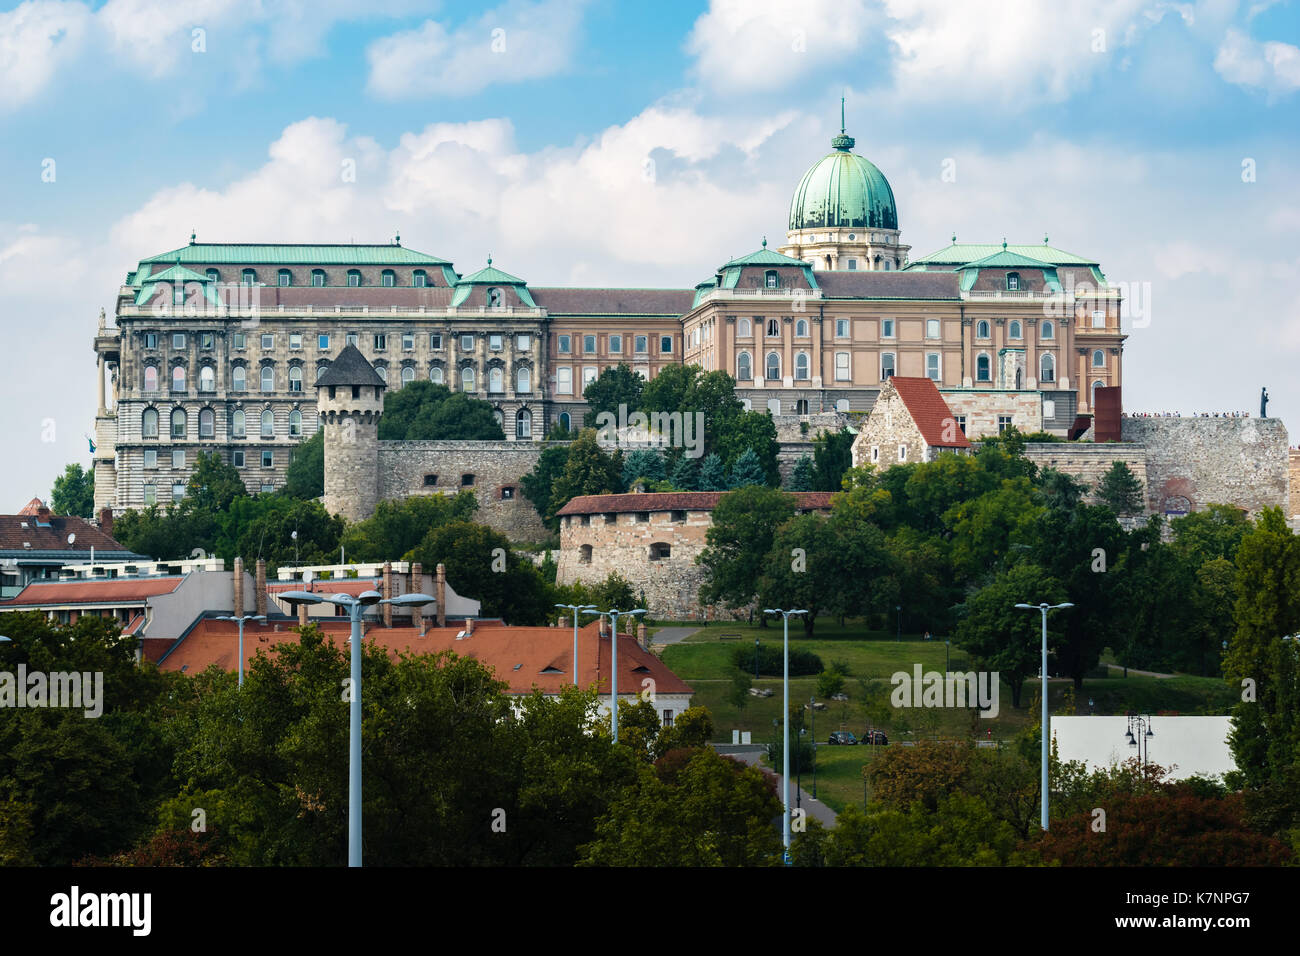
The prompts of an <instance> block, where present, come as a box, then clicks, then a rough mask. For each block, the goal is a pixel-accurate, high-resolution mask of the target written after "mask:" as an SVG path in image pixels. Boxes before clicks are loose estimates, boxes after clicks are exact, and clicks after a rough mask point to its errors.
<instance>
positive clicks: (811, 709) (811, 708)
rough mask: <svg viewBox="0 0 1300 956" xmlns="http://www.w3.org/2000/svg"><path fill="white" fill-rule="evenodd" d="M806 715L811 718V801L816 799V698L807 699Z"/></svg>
mask: <svg viewBox="0 0 1300 956" xmlns="http://www.w3.org/2000/svg"><path fill="white" fill-rule="evenodd" d="M808 713H809V714H810V715H811V716H812V740H810V741H809V743H810V744H812V758H813V766H812V771H813V799H814V800H816V799H817V698H816V697H809V698H808Z"/></svg>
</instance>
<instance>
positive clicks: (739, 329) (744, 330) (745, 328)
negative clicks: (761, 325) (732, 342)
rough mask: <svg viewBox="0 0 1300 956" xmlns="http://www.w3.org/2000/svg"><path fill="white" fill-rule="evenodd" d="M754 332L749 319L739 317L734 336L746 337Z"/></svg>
mask: <svg viewBox="0 0 1300 956" xmlns="http://www.w3.org/2000/svg"><path fill="white" fill-rule="evenodd" d="M753 334H754V327H753V326H752V325H750V322H749V319H745V318H741V319H738V320H737V321H736V337H737V338H742V339H747V338H749V337H750V336H751V335H753Z"/></svg>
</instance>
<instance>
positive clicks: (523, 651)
mask: <svg viewBox="0 0 1300 956" xmlns="http://www.w3.org/2000/svg"><path fill="white" fill-rule="evenodd" d="M313 623H315V624H317V626H318V627H320V629H321V630H322V631H323V632H324V633H325V634H326V636H327V638H328V639H329V640H330V641H331V642H332V643H334V644H336V645H337V646H339V647H340V648H343V647H344V644H345V642H346V641H347V638H348V634H349V624H348V622H347V621H346V620H342V619H339V620H326V621H315V622H313ZM598 627H599V622H598V621H592V622H590V623H589V624H587V625H585V626H583V627H582V628H580V629H579V631H578V685H579V686H580V687H588V686H591V685H593V684H594V685H595V686H596V688H597V690H599V691H602V692H604V693H609V689H610V688H609V663H610V643H609V640H608V638H606V639H604V640H600V641H597V633H598V631H597V629H598ZM278 628H279V629H278V630H277V625H275V624H272V623H267V624H265V625H260V624H256V623H250V624H246V625H245V626H244V655H245V657H246V659H247V660H248V661H249V662H250V663H251V662H252V660H253V658H254V657H255V656H256V655H257V653H258V651H259V650H261V651H266V652H268V653H269V651H270V649H271V648H272V647H274V646H275V645H277V644H284V643H291V642H296V641H297V640H298V632H297V628H296V626H293V627H290V626H289V625H287V624H280V625H278ZM462 631H463V628H460V627H443V628H430V629H429V630H428V631H426V632H425V634H424V635H423V636H422V635H421V634H420V630H419V628H416V627H389V628H386V627H377V626H374V625H367V626H366V629H365V631H364V637H363V640H364V641H365V642H367V643H369V642H372V641H373V642H375V643H377V644H378V645H379V646H380V647H382V648H384V649H385V650H386V651H388V653H389V654H390V655H392V656H394V657H395V656H397V654H398V653H400V652H409V653H413V654H436V653H439V652H441V651H448V650H449V651H454V652H455V653H456V654H459V655H461V656H462V657H473V658H475V659H477V660H479V661H480V662H482V663H483V664H484V665H486V666H487V667H489V668H491V669H492V670H493V671H495V673H496V676H497V678H498V679H500V680H503V681H506V682H507V683H508V684H509V688H510V693H512V694H527V693H529V692H531V691H532V689H533V687H534V686H536V687H538V688H540V689H541V690H542V691H544V692H545V693H548V694H554V693H559V691H560V690H561V689H562V688H563V687H565V686H566V685H568V684H570V683H571V682H572V680H573V676H572V674H571V671H572V669H573V628H572V627H506V626H485V625H483V624H481V623H479V624H477V625H476V626H475V628H474V631H473V633H472V634H470V635H469V636H468V637H466V638H463V639H461V640H457V638H456V635H457V634H458V633H462ZM238 634H239V631H238V628H237V627H236V625H235V624H234V622H232V621H217V620H213V619H212V618H205V619H203V620H202V621H200V622H199V623H198V624H197V625H195V627H194V629H193V630H191V631H190V633H189V634H187V635H186V636H185V637H184V638H182V639H181V640H180V641H179V642H178V643H177V644H176V646H175V647H174V648H173V649H172V650H171V652H170V653H168V654H167V655H166V656H165V658H164V659H163V660H162V662H161V663H160V664H159V667H160V669H162V670H165V671H182V670H183V671H184V672H185V673H187V674H197V673H199V672H201V671H203V670H205V669H207V668H208V667H210V666H212V665H213V664H216V665H217V666H219V667H221V668H223V669H224V670H227V671H233V670H235V669H236V665H237V663H238V656H239V653H238V647H239V638H238ZM245 666H247V665H245ZM546 670H554V671H558V673H549V674H547V673H542V672H543V671H546ZM618 671H619V673H618V685H619V694H620V696H621V695H622V694H624V693H628V694H633V693H640V691H641V690H642V684H641V681H642V680H644V679H645V678H650V679H652V680H653V681H654V682H655V685H654V686H655V693H657V694H690V693H692V690H691V688H690V686H689V685H687V684H686V683H685V682H684V681H683V680H682V679H681V678H679V677H678V676H677V675H676V674H674V673H673V672H672V671H670V670H669V669H668V668H667V667H666V666H665V665H664V663H663V662H662V661H661V660H659V658H657V657H655V656H654V655H653V654H651V653H650V652H648V651H646V650H643V649H642V648H641V646H640V645H639V644H637V642H636V640H635V639H634V638H631V637H627V636H625V635H623V636H620V637H619V643H618Z"/></svg>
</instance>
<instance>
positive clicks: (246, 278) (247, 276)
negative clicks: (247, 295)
mask: <svg viewBox="0 0 1300 956" xmlns="http://www.w3.org/2000/svg"><path fill="white" fill-rule="evenodd" d="M239 281H240V282H242V283H243V284H244V285H256V284H257V270H255V269H245V270H244V271H243V272H241V273H240V274H239Z"/></svg>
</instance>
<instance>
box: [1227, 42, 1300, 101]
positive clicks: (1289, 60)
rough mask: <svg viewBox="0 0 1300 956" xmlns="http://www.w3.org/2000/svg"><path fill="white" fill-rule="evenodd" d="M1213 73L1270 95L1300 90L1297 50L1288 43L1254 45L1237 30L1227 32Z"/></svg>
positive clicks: (1298, 49)
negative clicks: (1215, 72)
mask: <svg viewBox="0 0 1300 956" xmlns="http://www.w3.org/2000/svg"><path fill="white" fill-rule="evenodd" d="M1214 69H1215V70H1216V71H1217V72H1218V73H1219V75H1220V76H1222V77H1223V78H1224V79H1225V80H1227V81H1228V82H1229V83H1235V84H1236V85H1237V86H1249V87H1254V88H1256V89H1261V90H1266V91H1267V92H1269V93H1271V94H1287V93H1293V92H1295V91H1296V90H1297V89H1300V48H1298V47H1294V46H1292V45H1291V44H1290V43H1279V42H1276V41H1267V42H1264V43H1259V42H1256V41H1255V40H1252V39H1251V38H1250V37H1249V36H1247V35H1246V34H1244V33H1242V32H1241V31H1239V30H1231V29H1230V30H1228V33H1227V36H1225V37H1224V40H1223V43H1222V45H1221V46H1220V47H1219V52H1218V55H1217V56H1215V58H1214Z"/></svg>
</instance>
